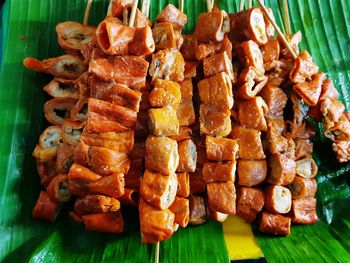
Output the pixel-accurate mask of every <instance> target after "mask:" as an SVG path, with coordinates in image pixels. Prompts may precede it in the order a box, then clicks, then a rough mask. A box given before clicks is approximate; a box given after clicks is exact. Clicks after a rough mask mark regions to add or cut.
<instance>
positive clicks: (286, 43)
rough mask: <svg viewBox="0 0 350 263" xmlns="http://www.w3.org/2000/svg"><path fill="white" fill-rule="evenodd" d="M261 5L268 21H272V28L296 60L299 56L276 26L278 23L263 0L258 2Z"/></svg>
mask: <svg viewBox="0 0 350 263" xmlns="http://www.w3.org/2000/svg"><path fill="white" fill-rule="evenodd" d="M258 2H259V4H260V5H261V8H262V9H263V11H264V13H265V15H266V16H267V17H268V19H269V20H270V22H271V24H272V26H273V27H274V28H275V30H276V32H277V34H278V35H279V36H280V38H281V40H282V42H283V44H284V45H285V46H286V48H287V49H288V50H289V52H290V53H291V54H292V56H293V58H294V59H296V58H297V55H296V54H295V52H294V50H293V48H292V47H291V46H290V44H289V42H288V40H287V39H286V37H285V36H284V34H283V33H282V32H281V30H280V28H279V27H278V25H277V24H276V22H275V21H274V19H273V18H272V17H271V15H270V13H269V12H268V11H267V9H266V7H265V5H264V4H263V3H262V1H261V0H258Z"/></svg>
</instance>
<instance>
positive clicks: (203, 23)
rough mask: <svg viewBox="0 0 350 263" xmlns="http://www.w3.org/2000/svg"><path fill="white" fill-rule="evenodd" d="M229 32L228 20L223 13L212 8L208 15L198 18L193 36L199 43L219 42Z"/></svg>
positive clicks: (204, 14)
mask: <svg viewBox="0 0 350 263" xmlns="http://www.w3.org/2000/svg"><path fill="white" fill-rule="evenodd" d="M229 31H230V20H229V18H228V15H227V14H226V12H225V11H220V10H219V9H218V8H214V9H213V10H212V11H211V12H210V13H201V14H200V15H199V16H198V21H197V25H196V30H195V34H196V35H197V38H198V41H199V42H201V43H208V42H211V41H212V42H220V41H222V40H223V39H224V35H225V33H228V32H229Z"/></svg>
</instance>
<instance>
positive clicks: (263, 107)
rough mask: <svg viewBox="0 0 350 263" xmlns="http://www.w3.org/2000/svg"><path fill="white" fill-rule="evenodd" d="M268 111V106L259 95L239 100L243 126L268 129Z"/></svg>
mask: <svg viewBox="0 0 350 263" xmlns="http://www.w3.org/2000/svg"><path fill="white" fill-rule="evenodd" d="M267 112H268V106H267V104H266V103H265V101H264V100H263V99H262V98H261V97H259V96H257V97H255V98H254V99H249V100H242V101H239V102H238V119H239V121H240V123H241V125H242V126H243V127H246V128H252V129H256V130H259V131H266V130H267V124H266V120H265V115H266V114H267Z"/></svg>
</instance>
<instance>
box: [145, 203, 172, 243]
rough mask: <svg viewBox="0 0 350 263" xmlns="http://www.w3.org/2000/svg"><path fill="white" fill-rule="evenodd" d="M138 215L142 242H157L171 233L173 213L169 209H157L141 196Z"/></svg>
mask: <svg viewBox="0 0 350 263" xmlns="http://www.w3.org/2000/svg"><path fill="white" fill-rule="evenodd" d="M139 215H140V228H141V229H140V230H141V242H142V243H157V242H159V241H162V240H166V239H168V238H169V237H171V235H172V234H173V232H174V220H175V215H174V214H173V213H172V212H171V211H170V210H169V209H164V210H159V209H157V208H155V207H153V206H151V205H149V204H147V203H146V201H144V200H143V199H142V198H141V199H140V203H139Z"/></svg>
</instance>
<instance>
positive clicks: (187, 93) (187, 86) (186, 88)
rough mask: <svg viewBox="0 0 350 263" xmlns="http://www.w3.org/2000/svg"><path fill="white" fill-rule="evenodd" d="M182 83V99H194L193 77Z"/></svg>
mask: <svg viewBox="0 0 350 263" xmlns="http://www.w3.org/2000/svg"><path fill="white" fill-rule="evenodd" d="M179 84H180V91H181V99H192V97H193V84H192V79H190V78H189V79H185V80H183V81H181V82H179Z"/></svg>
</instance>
